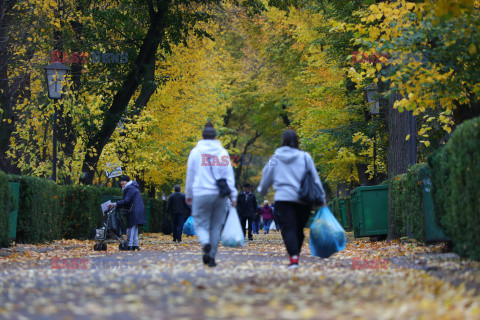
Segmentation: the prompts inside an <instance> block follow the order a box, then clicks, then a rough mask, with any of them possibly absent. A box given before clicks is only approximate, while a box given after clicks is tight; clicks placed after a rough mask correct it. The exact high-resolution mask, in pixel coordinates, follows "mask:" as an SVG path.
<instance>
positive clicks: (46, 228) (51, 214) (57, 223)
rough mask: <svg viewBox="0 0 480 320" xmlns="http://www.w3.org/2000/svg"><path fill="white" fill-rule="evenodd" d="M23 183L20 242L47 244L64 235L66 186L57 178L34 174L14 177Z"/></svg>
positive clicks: (19, 220) (18, 230) (19, 214)
mask: <svg viewBox="0 0 480 320" xmlns="http://www.w3.org/2000/svg"><path fill="white" fill-rule="evenodd" d="M10 180H11V181H16V182H20V197H19V200H18V202H19V209H18V222H17V242H20V243H43V242H45V241H52V240H56V239H60V238H61V236H62V215H63V210H64V207H63V196H64V190H63V188H62V187H60V186H58V185H57V184H55V183H54V182H53V181H50V180H45V179H38V178H33V177H22V176H11V178H10Z"/></svg>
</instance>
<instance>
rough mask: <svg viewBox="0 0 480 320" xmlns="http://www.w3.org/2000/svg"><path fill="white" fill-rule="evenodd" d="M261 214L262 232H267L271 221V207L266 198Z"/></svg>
mask: <svg viewBox="0 0 480 320" xmlns="http://www.w3.org/2000/svg"><path fill="white" fill-rule="evenodd" d="M261 215H262V217H263V232H264V234H268V232H269V231H270V224H271V223H272V221H273V209H272V207H270V205H269V204H268V200H265V201H263V208H262V211H261Z"/></svg>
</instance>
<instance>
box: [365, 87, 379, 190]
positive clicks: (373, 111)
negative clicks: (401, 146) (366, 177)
mask: <svg viewBox="0 0 480 320" xmlns="http://www.w3.org/2000/svg"><path fill="white" fill-rule="evenodd" d="M378 94H379V93H378V87H377V86H376V85H375V84H371V85H369V86H368V87H367V88H366V89H365V97H366V100H367V103H368V104H369V112H370V115H372V116H376V115H378V114H379V113H380V99H379V98H378ZM373 182H374V183H375V184H376V183H377V130H375V131H374V132H373Z"/></svg>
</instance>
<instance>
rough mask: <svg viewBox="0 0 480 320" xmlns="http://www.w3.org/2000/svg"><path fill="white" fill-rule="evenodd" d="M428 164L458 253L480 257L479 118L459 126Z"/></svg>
mask: <svg viewBox="0 0 480 320" xmlns="http://www.w3.org/2000/svg"><path fill="white" fill-rule="evenodd" d="M429 165H430V167H431V168H432V184H433V197H434V203H435V210H436V212H437V215H438V218H439V220H440V221H439V222H440V225H441V226H442V227H443V228H444V230H445V233H446V235H447V236H449V237H450V238H451V239H452V241H453V244H454V251H455V252H457V253H459V254H461V255H462V256H466V257H469V258H472V259H476V260H480V233H479V232H478V226H479V225H480V214H479V212H480V211H479V208H480V187H479V184H478V181H480V118H475V119H472V120H469V121H465V122H464V123H463V124H461V125H460V126H458V127H457V129H456V130H455V132H454V133H453V135H452V138H451V140H450V141H449V142H448V144H447V145H446V146H445V147H444V148H442V149H440V150H439V151H437V153H436V154H434V155H433V156H432V157H431V159H430V161H429Z"/></svg>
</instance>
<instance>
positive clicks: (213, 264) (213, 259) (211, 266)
mask: <svg viewBox="0 0 480 320" xmlns="http://www.w3.org/2000/svg"><path fill="white" fill-rule="evenodd" d="M208 266H209V267H210V268H214V267H216V266H217V264H216V263H215V258H210V262H209V263H208Z"/></svg>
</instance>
